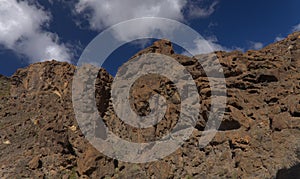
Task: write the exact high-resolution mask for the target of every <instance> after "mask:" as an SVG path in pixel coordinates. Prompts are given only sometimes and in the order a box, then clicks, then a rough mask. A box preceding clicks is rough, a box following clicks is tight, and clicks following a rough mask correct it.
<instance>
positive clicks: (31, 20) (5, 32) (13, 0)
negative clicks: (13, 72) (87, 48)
mask: <svg viewBox="0 0 300 179" xmlns="http://www.w3.org/2000/svg"><path fill="white" fill-rule="evenodd" d="M50 20H51V15H50V14H49V13H47V12H46V11H44V10H42V9H41V8H40V7H38V6H37V5H34V4H29V3H28V2H25V1H17V0H0V44H2V45H4V47H6V48H8V49H11V50H13V51H15V52H16V53H18V54H20V55H25V56H26V57H27V58H28V59H29V60H30V62H38V61H45V60H50V59H56V60H60V61H70V60H71V58H72V55H71V53H70V51H69V49H68V48H67V47H66V46H65V45H64V44H62V43H60V42H59V38H58V37H57V35H56V34H53V33H50V32H46V31H44V30H42V29H43V27H45V26H47V25H48V23H49V21H50Z"/></svg>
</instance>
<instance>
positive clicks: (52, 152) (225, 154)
mask: <svg viewBox="0 0 300 179" xmlns="http://www.w3.org/2000/svg"><path fill="white" fill-rule="evenodd" d="M150 52H151V53H161V54H164V55H168V56H170V57H173V58H174V59H176V60H177V61H178V62H179V63H180V64H181V65H183V66H184V67H185V68H186V70H187V71H188V72H189V73H190V74H191V75H192V77H193V79H194V81H195V83H196V85H197V87H198V92H199V96H200V100H201V104H200V106H201V118H200V119H199V121H198V122H197V124H196V127H195V129H194V131H193V133H192V136H191V137H190V139H188V140H187V141H186V142H185V143H184V144H183V145H182V147H181V148H179V149H178V150H176V151H175V152H174V153H172V154H171V155H169V156H168V157H166V158H164V159H162V160H159V161H156V162H150V163H145V164H132V163H126V162H122V161H118V160H115V159H112V158H109V157H106V156H105V155H103V154H101V153H100V152H98V151H97V150H96V149H95V148H94V147H93V146H92V145H91V144H90V143H89V142H88V141H87V140H86V139H85V137H84V135H83V134H82V132H81V130H80V128H79V127H78V124H77V121H76V119H75V114H74V111H73V105H72V96H71V92H72V90H71V85H72V78H73V75H74V72H75V69H76V67H75V66H73V65H71V64H68V63H61V62H56V61H49V62H44V63H36V64H32V65H30V66H29V67H27V68H24V69H19V70H18V71H17V72H16V73H15V74H14V75H13V76H12V77H10V78H7V77H4V76H0V177H1V178H64V179H67V178H297V177H299V176H300V173H299V171H300V166H299V164H300V33H299V32H296V33H294V34H291V35H290V36H288V37H287V38H286V39H284V40H282V41H279V42H276V43H275V44H271V45H269V46H267V47H265V48H263V49H262V50H260V51H247V52H246V53H242V52H239V51H234V52H229V53H227V52H215V55H216V56H217V57H218V59H219V61H220V63H221V65H222V67H223V71H224V75H225V77H226V87H227V94H220V95H223V96H227V106H226V110H225V115H224V118H223V121H222V123H221V126H220V128H219V131H218V133H217V134H216V136H215V137H214V138H213V140H212V141H211V142H210V143H209V145H207V146H206V147H204V148H201V147H200V146H199V143H198V139H199V138H200V136H201V132H202V131H203V130H204V127H205V125H206V122H207V114H208V112H209V109H210V105H211V104H210V103H211V90H210V86H209V82H208V79H207V76H206V74H205V73H204V71H203V68H202V66H201V64H200V63H199V62H198V60H197V59H200V58H206V59H208V60H210V61H211V62H212V64H213V63H214V61H215V60H216V58H212V56H213V55H212V54H208V55H199V56H195V57H193V58H190V57H186V56H183V55H179V54H175V53H174V50H173V48H172V44H171V43H170V42H168V41H167V40H161V41H157V42H155V43H154V44H153V45H152V46H150V47H148V48H146V49H145V50H142V51H141V52H139V53H138V54H137V55H136V56H138V55H141V54H144V53H150ZM131 60H134V59H133V58H132V59H131ZM112 81H113V77H112V76H111V75H109V74H108V73H107V72H106V71H105V70H104V69H100V70H99V73H98V78H97V82H96V99H97V107H98V111H99V115H100V116H102V117H103V119H104V122H105V124H106V125H107V126H108V128H109V130H110V131H112V132H113V133H114V134H116V135H118V136H119V137H120V138H123V139H126V140H129V141H133V142H147V141H152V140H157V139H159V138H161V137H162V136H163V135H164V134H166V133H167V132H168V131H169V130H170V129H172V128H173V127H174V125H175V124H176V121H177V119H178V116H179V114H180V110H179V108H180V97H179V96H178V91H177V89H176V87H175V86H174V84H173V83H172V82H171V81H170V80H169V79H167V78H165V77H162V76H158V75H146V76H144V77H142V78H139V79H138V80H137V81H136V82H135V83H134V85H133V86H132V89H131V93H130V94H131V107H132V108H133V110H134V111H135V112H136V113H137V114H139V115H141V116H145V115H147V114H149V112H150V108H149V103H148V99H149V97H150V96H152V95H153V94H157V93H158V94H160V95H163V96H165V98H166V100H167V103H168V108H167V113H166V114H165V116H164V118H163V119H162V120H161V121H160V123H159V124H157V125H155V126H153V127H150V128H146V129H138V128H134V127H132V126H130V125H127V124H126V123H124V122H123V121H121V120H120V119H119V118H118V117H117V115H116V114H115V112H114V110H113V107H112V104H111V100H110V98H111V94H110V89H111V84H112Z"/></svg>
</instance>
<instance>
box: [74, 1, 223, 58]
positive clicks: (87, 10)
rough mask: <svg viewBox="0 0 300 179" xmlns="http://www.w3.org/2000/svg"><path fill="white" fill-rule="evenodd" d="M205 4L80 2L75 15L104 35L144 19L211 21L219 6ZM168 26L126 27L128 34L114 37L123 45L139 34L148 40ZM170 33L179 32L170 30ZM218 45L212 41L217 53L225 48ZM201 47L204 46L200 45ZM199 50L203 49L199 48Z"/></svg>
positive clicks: (118, 33)
mask: <svg viewBox="0 0 300 179" xmlns="http://www.w3.org/2000/svg"><path fill="white" fill-rule="evenodd" d="M204 1H205V0H199V1H192V0H163V1H162V0H142V1H141V0H110V1H107V0H79V2H78V3H77V4H76V5H75V13H76V14H77V15H78V14H79V15H83V16H84V17H85V18H86V20H87V21H88V23H89V25H90V28H91V29H92V30H95V31H101V30H103V29H105V28H106V27H109V26H112V25H114V24H117V23H119V22H122V21H125V20H129V19H134V18H141V17H163V18H169V19H174V20H178V21H181V22H185V21H186V20H185V18H188V19H189V18H201V17H203V18H204V17H208V16H210V15H211V14H212V13H213V12H214V11H215V7H216V5H217V2H216V1H214V2H212V3H211V4H209V5H204V3H202V5H201V2H204ZM165 28H166V26H165V24H159V23H157V22H153V23H141V24H140V25H138V26H136V25H135V26H133V27H130V26H129V27H127V28H126V30H124V29H121V30H119V31H117V32H116V33H115V34H114V36H115V37H116V38H117V39H118V40H121V41H127V40H128V39H132V37H134V36H135V35H136V34H141V35H143V36H146V35H147V34H153V33H157V32H158V31H159V29H162V31H164V30H166V29H165ZM167 28H168V29H167V30H168V31H172V30H173V29H176V28H174V27H167ZM216 42H217V41H215V40H213V39H209V43H210V45H211V46H212V47H213V48H214V49H217V50H221V49H222V50H223V49H224V47H222V46H221V45H218V44H217V43H216ZM197 43H199V44H201V42H197ZM199 48H200V46H199ZM195 50H197V51H198V50H200V52H207V51H208V49H195Z"/></svg>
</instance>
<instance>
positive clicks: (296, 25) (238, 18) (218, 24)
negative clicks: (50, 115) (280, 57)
mask: <svg viewBox="0 0 300 179" xmlns="http://www.w3.org/2000/svg"><path fill="white" fill-rule="evenodd" d="M299 7H300V1H299V0H287V1H282V0H264V1H261V0H218V1H214V0H198V1H197V0H194V1H193V0H144V1H140V0H77V1H72V2H67V3H66V2H64V1H62V0H38V1H32V0H27V1H16V0H0V74H4V75H6V76H10V75H12V74H13V73H14V72H15V71H16V69H18V68H20V67H25V66H27V65H28V64H31V63H35V62H39V61H45V60H49V59H53V58H55V59H56V60H59V61H68V62H70V63H73V64H76V62H77V60H78V58H79V56H80V54H81V52H82V51H83V49H84V48H85V46H87V45H88V43H89V42H90V41H91V40H92V39H93V38H94V37H96V36H97V35H98V34H99V33H101V31H103V30H104V29H106V28H108V27H110V26H112V25H114V24H116V23H119V22H122V21H124V20H128V19H132V18H138V17H145V16H156V17H165V18H170V19H174V20H178V21H180V22H182V23H185V24H187V25H189V26H190V27H192V28H194V29H195V30H196V31H198V32H199V33H200V34H201V35H202V36H203V37H205V38H206V39H207V40H208V41H209V42H211V44H212V46H213V48H214V49H215V50H228V51H230V50H235V49H240V50H244V51H246V50H248V49H260V48H262V47H263V46H265V45H268V44H270V43H273V42H274V41H276V40H279V39H281V38H283V37H286V36H287V35H288V34H290V33H292V32H293V31H295V30H300V11H299ZM145 28H147V27H145ZM130 30H131V29H129V31H130ZM142 30H143V29H142ZM142 48H143V47H142V46H141V45H140V44H139V43H128V44H127V45H125V46H122V47H121V48H119V49H117V50H116V51H115V52H114V53H113V54H112V55H111V57H110V58H109V59H107V61H106V63H105V65H104V67H105V68H107V69H108V71H109V72H110V73H112V74H114V73H115V71H116V69H117V68H118V67H119V66H120V65H121V64H122V63H124V62H125V61H126V60H127V59H128V58H129V57H131V56H132V55H134V54H135V53H136V52H137V51H139V50H141V49H142ZM199 53H202V52H201V51H199Z"/></svg>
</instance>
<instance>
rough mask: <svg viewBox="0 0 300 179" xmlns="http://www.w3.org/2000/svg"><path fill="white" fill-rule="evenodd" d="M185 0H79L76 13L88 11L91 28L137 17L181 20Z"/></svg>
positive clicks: (95, 28)
mask: <svg viewBox="0 0 300 179" xmlns="http://www.w3.org/2000/svg"><path fill="white" fill-rule="evenodd" d="M186 3H187V1H186V0H163V1H162V0H109V1H108V0H79V2H78V3H77V4H76V8H75V9H76V12H77V13H78V14H82V13H86V12H87V11H89V12H90V13H88V17H87V20H88V21H89V23H90V26H91V28H92V29H93V30H99V31H100V30H102V29H103V28H105V27H108V26H111V25H113V24H116V23H119V22H122V21H124V20H129V19H133V18H139V17H164V18H171V19H176V20H183V14H182V8H183V7H184V6H185V4H186Z"/></svg>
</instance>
